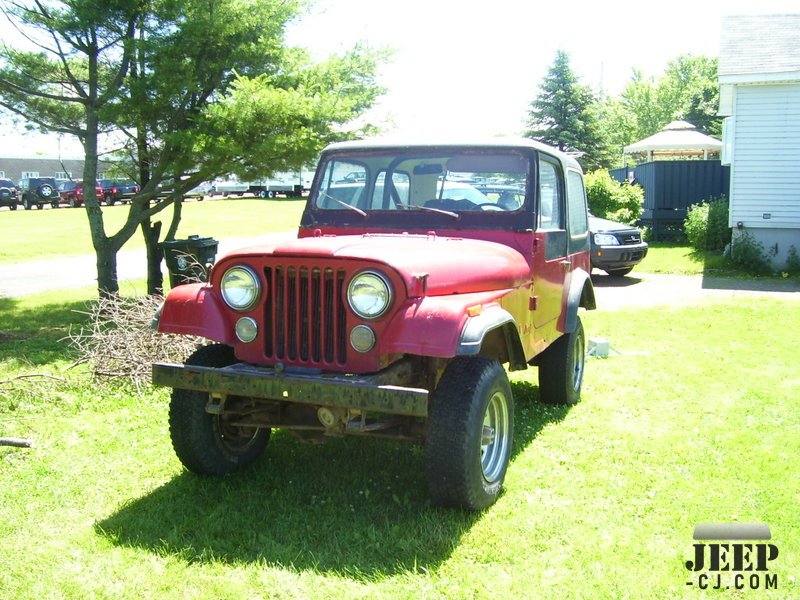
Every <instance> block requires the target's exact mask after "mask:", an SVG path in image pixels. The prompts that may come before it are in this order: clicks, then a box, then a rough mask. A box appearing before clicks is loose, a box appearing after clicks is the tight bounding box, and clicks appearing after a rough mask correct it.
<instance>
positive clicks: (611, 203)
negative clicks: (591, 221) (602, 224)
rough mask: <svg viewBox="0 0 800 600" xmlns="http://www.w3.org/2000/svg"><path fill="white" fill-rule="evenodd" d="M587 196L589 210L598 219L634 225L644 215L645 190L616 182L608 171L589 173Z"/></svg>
mask: <svg viewBox="0 0 800 600" xmlns="http://www.w3.org/2000/svg"><path fill="white" fill-rule="evenodd" d="M585 181H586V196H587V198H588V201H589V210H590V211H591V213H592V214H593V215H594V216H596V217H601V218H605V219H611V220H612V221H619V222H620V223H627V224H628V225H633V224H634V223H636V221H637V220H638V219H639V217H640V216H641V215H642V204H643V202H644V190H643V189H642V188H641V187H640V186H638V185H631V184H630V183H628V182H627V181H625V182H624V183H619V182H618V181H615V180H614V179H613V178H612V177H611V174H610V173H609V172H608V171H607V170H606V169H598V170H597V171H592V172H591V173H588V174H587V175H586V178H585Z"/></svg>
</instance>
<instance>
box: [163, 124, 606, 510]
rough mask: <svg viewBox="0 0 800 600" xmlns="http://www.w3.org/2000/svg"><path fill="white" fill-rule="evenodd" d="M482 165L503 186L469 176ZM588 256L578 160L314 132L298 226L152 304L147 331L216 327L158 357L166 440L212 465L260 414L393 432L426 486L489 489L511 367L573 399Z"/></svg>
mask: <svg viewBox="0 0 800 600" xmlns="http://www.w3.org/2000/svg"><path fill="white" fill-rule="evenodd" d="M490 178H497V179H499V180H502V181H503V182H505V184H504V185H507V186H509V187H510V189H513V190H514V191H515V192H517V194H516V201H514V202H504V201H501V199H502V198H503V196H502V194H494V195H492V194H489V195H487V194H484V193H483V192H481V191H480V188H481V185H480V182H485V181H487V180H489V179H490ZM589 261H590V257H589V229H588V222H587V211H586V195H585V191H584V186H583V177H582V172H581V168H580V166H579V165H578V163H577V162H575V160H574V159H573V158H570V157H569V156H566V155H564V154H562V153H560V152H558V151H556V150H554V149H553V148H550V147H548V146H545V145H543V144H539V143H536V142H533V141H531V140H524V139H519V140H511V141H509V140H497V141H489V142H486V143H483V144H469V145H461V144H448V143H445V144H441V145H395V144H388V143H381V142H345V143H341V144H334V145H332V146H329V147H328V148H327V149H326V150H325V151H324V152H323V154H322V156H321V159H320V163H319V167H318V169H317V173H316V177H315V179H314V184H313V187H312V189H311V193H310V195H309V198H308V201H307V204H306V208H305V211H304V213H303V216H302V220H301V223H300V228H299V231H298V233H297V235H296V236H292V237H287V236H285V235H283V236H279V235H276V236H273V237H270V238H268V239H266V240H265V242H264V243H263V244H262V245H260V246H256V247H252V248H246V249H243V250H241V251H238V252H233V253H231V254H228V255H226V256H224V257H222V258H221V259H220V260H218V261H217V262H216V264H215V265H214V266H213V268H212V271H211V273H210V277H209V281H208V282H207V283H195V284H187V285H180V286H178V287H175V288H174V289H173V290H172V291H171V292H170V294H169V295H168V297H167V298H166V300H165V303H164V304H163V306H162V308H161V310H160V311H159V317H158V331H160V332H163V333H172V334H181V335H191V336H200V337H203V338H206V339H207V340H209V341H211V342H212V343H211V344H210V345H207V346H203V347H201V348H200V349H198V350H197V351H196V352H195V353H194V354H193V355H192V356H191V357H190V358H189V359H188V360H187V362H186V363H185V364H184V365H174V364H165V363H161V364H156V365H154V366H153V381H154V383H156V384H158V385H164V386H168V387H172V388H173V393H172V400H171V404H170V416H169V421H170V434H171V437H172V443H173V447H174V449H175V451H176V453H177V455H178V457H179V458H180V460H181V461H182V462H183V464H184V465H185V466H186V467H187V468H188V469H189V470H191V471H193V472H196V473H200V474H211V475H224V474H226V473H229V472H231V471H235V470H238V469H241V468H243V467H245V466H247V465H249V464H251V463H253V462H254V461H255V460H257V459H258V457H259V456H260V455H261V454H262V452H263V450H264V447H265V445H266V444H267V441H268V439H269V436H270V432H271V430H272V429H273V428H283V429H287V430H290V431H292V432H293V433H295V434H296V435H297V436H298V437H300V438H301V439H304V440H310V441H319V440H324V439H325V438H326V437H327V436H342V435H347V434H353V435H361V436H379V437H388V438H393V439H397V440H408V441H413V442H418V443H422V444H424V445H425V457H426V470H427V478H428V487H429V490H430V493H431V496H432V498H433V500H434V502H435V503H437V504H440V505H445V506H458V507H464V508H467V509H469V510H479V509H482V508H484V507H486V506H489V505H490V504H492V503H493V502H494V501H495V500H496V499H497V497H498V495H499V493H500V491H501V488H502V485H503V481H504V477H505V473H506V469H507V467H508V464H509V458H510V456H511V444H512V439H513V430H514V401H513V398H512V391H511V386H510V384H509V380H508V377H507V374H506V368H507V369H508V370H511V371H515V370H522V369H527V368H529V367H531V366H535V367H537V368H538V375H539V393H540V396H541V400H542V401H543V402H548V403H554V404H574V403H575V402H577V401H578V400H579V398H580V392H581V384H582V380H583V371H584V368H583V367H584V356H585V342H584V339H585V338H584V332H583V327H582V325H581V320H580V317H579V315H578V309H579V308H580V307H583V308H587V309H593V308H595V299H594V289H593V287H592V281H591V278H590V276H589V274H590V272H591V267H590V264H589ZM387 468H391V466H390V465H387Z"/></svg>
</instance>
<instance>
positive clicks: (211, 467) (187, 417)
mask: <svg viewBox="0 0 800 600" xmlns="http://www.w3.org/2000/svg"><path fill="white" fill-rule="evenodd" d="M235 362H236V357H235V356H234V355H233V349H232V348H231V347H230V346H225V345H222V344H212V345H210V346H203V347H202V348H198V349H197V350H196V351H195V352H194V353H193V354H192V355H191V356H190V357H189V358H188V359H187V361H186V364H187V365H197V366H202V367H217V368H219V367H226V366H228V365H231V364H233V363H235ZM209 399H210V396H209V394H207V393H205V392H195V391H190V390H181V389H173V390H172V400H171V401H170V405H169V432H170V437H171V438H172V447H173V448H174V449H175V454H177V455H178V458H179V459H180V461H181V463H183V465H184V466H185V467H186V468H187V469H189V470H190V471H192V472H193V473H197V474H198V475H218V476H219V475H227V474H229V473H233V472H235V471H239V470H241V469H243V468H245V467H247V466H249V465H251V464H252V463H253V462H255V461H256V460H258V458H259V457H260V456H261V455H262V454H263V452H264V448H265V447H266V445H267V441H268V440H269V435H270V432H271V431H270V429H265V428H260V429H256V428H252V427H237V426H234V425H231V424H229V423H227V422H226V418H225V416H224V415H212V414H209V413H208V412H206V404H207V403H208V401H209ZM238 401H242V402H244V401H245V400H244V399H240V398H238V397H235V396H231V397H229V398H228V400H227V403H228V404H230V403H231V402H238Z"/></svg>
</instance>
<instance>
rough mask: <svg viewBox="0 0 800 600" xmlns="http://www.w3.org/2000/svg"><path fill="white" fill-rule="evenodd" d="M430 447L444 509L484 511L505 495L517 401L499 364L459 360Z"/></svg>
mask: <svg viewBox="0 0 800 600" xmlns="http://www.w3.org/2000/svg"><path fill="white" fill-rule="evenodd" d="M427 429H428V431H427V440H426V445H425V453H426V463H427V464H426V467H427V475H428V487H429V489H430V494H431V497H432V498H433V502H434V503H435V504H438V505H440V506H451V507H461V508H466V509H468V510H481V509H484V508H486V507H488V506H491V505H492V504H494V502H495V501H496V500H497V498H498V497H499V495H500V492H501V491H502V487H503V480H504V479H505V474H506V470H507V469H508V463H509V460H510V457H511V442H512V438H513V434H514V401H513V397H512V394H511V386H510V385H509V383H508V376H507V375H506V372H505V369H504V368H503V366H502V365H501V364H500V363H499V362H497V361H496V360H486V359H480V358H456V359H454V360H453V361H452V362H451V363H450V364H449V365H448V367H447V370H446V371H445V373H444V375H443V376H442V379H441V381H440V382H439V385H438V386H437V387H436V391H435V392H434V394H433V398H432V402H431V408H430V412H429V415H428V423H427Z"/></svg>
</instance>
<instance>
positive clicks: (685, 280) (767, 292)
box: [0, 238, 800, 310]
mask: <svg viewBox="0 0 800 600" xmlns="http://www.w3.org/2000/svg"><path fill="white" fill-rule="evenodd" d="M257 242H258V238H254V239H229V240H221V241H220V244H219V252H218V253H217V255H218V256H220V255H222V254H224V253H226V252H229V251H231V250H235V249H236V248H241V247H244V246H249V245H253V244H255V243H257ZM162 269H164V271H165V276H166V266H164V265H163V263H162ZM117 272H118V275H119V285H120V289H121V290H122V291H123V292H124V291H125V286H126V283H127V282H131V281H136V280H141V279H144V278H145V277H146V276H147V271H146V268H145V252H144V250H127V251H122V252H120V253H119V254H118V255H117ZM96 273H97V270H96V268H95V257H94V256H77V257H60V258H59V257H56V258H49V259H45V260H36V261H30V262H25V263H22V264H13V265H0V296H6V297H18V296H25V295H28V294H36V293H39V292H44V291H47V290H57V289H68V288H76V287H87V286H94V285H96V282H97V279H96V277H97V275H96ZM592 281H593V282H594V286H595V295H596V297H597V305H598V306H597V308H598V309H600V310H618V309H624V308H632V307H637V306H661V305H664V306H686V305H693V304H697V303H698V302H702V301H705V300H706V299H720V298H739V297H754V296H771V297H775V298H788V299H792V300H800V282H798V281H797V280H789V279H785V280H782V279H772V278H771V279H729V278H712V277H704V276H702V275H654V274H647V273H637V272H634V273H631V274H630V275H628V276H627V277H609V276H608V275H604V274H600V273H599V272H597V271H596V272H595V274H594V275H593V276H592Z"/></svg>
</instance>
